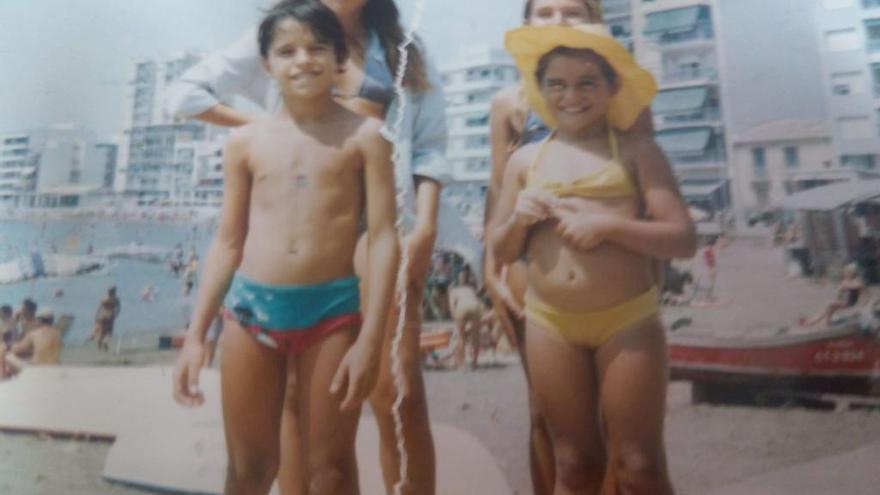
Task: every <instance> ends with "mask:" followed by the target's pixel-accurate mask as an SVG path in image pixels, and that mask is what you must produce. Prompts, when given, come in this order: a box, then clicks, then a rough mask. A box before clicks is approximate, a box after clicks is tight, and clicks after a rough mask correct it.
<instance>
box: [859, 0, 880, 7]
mask: <svg viewBox="0 0 880 495" xmlns="http://www.w3.org/2000/svg"><path fill="white" fill-rule="evenodd" d="M862 7H863V8H866V9H876V8H880V0H862Z"/></svg>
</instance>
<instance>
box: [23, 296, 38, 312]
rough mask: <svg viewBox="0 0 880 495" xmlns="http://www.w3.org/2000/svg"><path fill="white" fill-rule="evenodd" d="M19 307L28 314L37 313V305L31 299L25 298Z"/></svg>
mask: <svg viewBox="0 0 880 495" xmlns="http://www.w3.org/2000/svg"><path fill="white" fill-rule="evenodd" d="M21 305H22V307H23V308H24V309H26V310H27V312H28V313H36V312H37V303H35V302H34V300H33V299H31V298H26V299H25V300H24V301H22V302H21Z"/></svg>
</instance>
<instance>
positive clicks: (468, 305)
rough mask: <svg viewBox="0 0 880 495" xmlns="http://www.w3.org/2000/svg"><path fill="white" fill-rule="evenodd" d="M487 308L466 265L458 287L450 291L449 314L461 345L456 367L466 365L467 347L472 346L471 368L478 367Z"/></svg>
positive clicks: (457, 352)
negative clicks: (481, 329)
mask: <svg viewBox="0 0 880 495" xmlns="http://www.w3.org/2000/svg"><path fill="white" fill-rule="evenodd" d="M484 309H485V307H484V306H483V303H482V302H481V301H480V296H479V295H477V289H476V287H474V285H473V280H472V277H471V271H470V267H468V266H467V265H465V267H464V268H462V270H461V271H460V272H458V279H457V281H456V285H455V286H454V287H452V289H450V290H449V312H450V313H451V314H452V321H453V322H454V323H455V331H456V333H458V336H459V345H458V348H457V349H456V352H455V355H456V359H455V367H456V368H459V367H461V365H463V364H464V360H465V347H467V346H468V345H470V346H471V350H472V358H471V368H472V369H474V368H476V367H477V357H478V355H479V353H480V327H481V326H482V325H481V323H480V322H481V319H482V318H483V311H484Z"/></svg>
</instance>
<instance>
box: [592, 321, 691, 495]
mask: <svg viewBox="0 0 880 495" xmlns="http://www.w3.org/2000/svg"><path fill="white" fill-rule="evenodd" d="M666 352H667V351H666V338H665V335H664V330H663V327H662V325H661V324H660V321H659V319H658V318H656V317H651V318H648V319H646V320H644V321H642V322H640V323H638V324H636V325H634V326H633V327H630V328H628V329H626V330H623V331H622V332H620V333H618V334H617V335H615V336H614V337H612V338H611V339H610V340H609V341H608V342H606V343H605V344H603V345H602V346H601V347H600V348H599V349H598V350H597V352H596V364H597V366H598V369H599V382H600V402H601V404H602V414H603V419H604V423H605V428H606V432H607V443H608V472H607V474H606V480H605V490H606V491H605V492H603V493H633V494H642V493H644V494H652V495H671V494H672V493H673V492H672V484H671V482H670V480H669V473H668V472H667V466H666V452H665V447H664V445H663V420H664V415H665V409H666V383H667V376H668V368H667V355H666Z"/></svg>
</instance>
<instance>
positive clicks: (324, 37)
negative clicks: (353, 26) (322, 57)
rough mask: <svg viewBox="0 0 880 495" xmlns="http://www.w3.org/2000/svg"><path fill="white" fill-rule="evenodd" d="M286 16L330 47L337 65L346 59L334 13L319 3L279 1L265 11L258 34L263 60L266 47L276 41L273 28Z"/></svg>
mask: <svg viewBox="0 0 880 495" xmlns="http://www.w3.org/2000/svg"><path fill="white" fill-rule="evenodd" d="M288 17H290V18H293V19H295V20H296V21H298V22H301V23H303V24H305V25H306V26H308V27H309V29H311V31H312V34H313V35H314V36H315V38H317V39H318V40H319V41H322V42H324V43H329V44H330V45H332V46H333V52H334V53H335V54H336V61H337V62H339V63H340V64H341V63H343V62H345V60H346V59H347V58H348V47H347V46H346V45H345V33H344V32H343V30H342V24H340V23H339V19H337V18H336V14H334V13H333V11H332V10H330V9H329V8H327V6H326V5H324V4H323V3H321V2H320V1H319V0H282V1H281V2H278V3H277V4H275V5H274V6H273V7H272V8H270V9H269V10H268V11H266V15H265V16H264V17H263V20H262V22H260V28H259V30H258V31H257V42H258V43H259V45H260V55H262V56H263V58H268V56H269V47H270V46H271V45H272V40H273V39H274V38H275V27H276V26H277V25H278V23H279V22H281V21H282V20H284V19H287V18H288Z"/></svg>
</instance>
